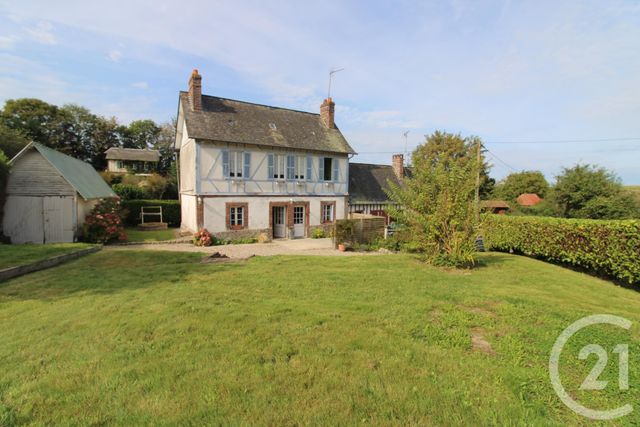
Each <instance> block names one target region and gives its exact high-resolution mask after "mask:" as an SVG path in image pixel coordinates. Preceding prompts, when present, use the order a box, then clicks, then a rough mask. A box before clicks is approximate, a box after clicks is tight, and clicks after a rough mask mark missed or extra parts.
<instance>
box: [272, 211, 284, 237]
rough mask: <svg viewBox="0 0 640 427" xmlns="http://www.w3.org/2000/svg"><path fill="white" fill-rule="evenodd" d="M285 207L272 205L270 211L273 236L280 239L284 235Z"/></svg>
mask: <svg viewBox="0 0 640 427" xmlns="http://www.w3.org/2000/svg"><path fill="white" fill-rule="evenodd" d="M286 209H287V208H286V207H284V206H274V207H273V211H272V215H273V217H272V219H273V238H274V239H281V238H284V237H286V221H285V219H286V217H287V215H286V213H287V211H286Z"/></svg>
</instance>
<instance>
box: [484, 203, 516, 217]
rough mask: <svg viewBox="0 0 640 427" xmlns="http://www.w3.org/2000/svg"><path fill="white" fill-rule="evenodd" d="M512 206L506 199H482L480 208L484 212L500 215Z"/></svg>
mask: <svg viewBox="0 0 640 427" xmlns="http://www.w3.org/2000/svg"><path fill="white" fill-rule="evenodd" d="M509 209H511V206H509V204H508V203H507V202H505V201H504V200H481V201H480V210H481V211H484V212H491V213H494V214H498V215H504V214H506V213H507V212H508V211H509Z"/></svg>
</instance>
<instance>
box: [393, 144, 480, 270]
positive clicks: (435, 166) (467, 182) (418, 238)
mask: <svg viewBox="0 0 640 427" xmlns="http://www.w3.org/2000/svg"><path fill="white" fill-rule="evenodd" d="M477 142H478V140H477V139H476V138H463V137H461V136H460V135H453V134H450V133H446V132H435V133H434V134H432V135H430V136H428V137H427V140H426V142H425V143H424V144H422V145H420V146H418V147H417V148H416V149H415V151H414V152H413V154H412V157H411V158H412V166H413V168H412V176H411V177H408V178H405V179H404V180H403V182H402V184H401V185H394V184H393V183H389V187H390V189H389V192H388V193H389V197H390V198H391V200H392V201H393V202H394V203H395V204H396V205H397V208H392V209H390V214H391V216H392V217H394V218H396V219H397V220H398V221H399V222H400V223H401V224H403V225H405V226H406V227H407V228H408V233H407V235H408V236H410V237H409V238H410V241H411V243H412V244H413V245H414V246H415V247H416V248H418V250H420V251H421V252H423V253H424V254H425V256H426V259H427V260H428V261H429V262H431V263H433V264H436V265H449V266H456V267H463V266H470V265H473V264H474V263H475V237H476V230H477V225H478V223H477V220H476V204H475V202H474V198H475V190H476V188H475V184H476V176H477V173H478V163H477V158H476V155H477V152H476V148H477Z"/></svg>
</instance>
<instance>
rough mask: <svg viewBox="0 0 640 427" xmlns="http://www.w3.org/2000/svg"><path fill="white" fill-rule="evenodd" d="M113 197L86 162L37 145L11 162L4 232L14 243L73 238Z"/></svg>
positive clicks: (61, 241) (61, 240)
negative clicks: (94, 211)
mask: <svg viewBox="0 0 640 427" xmlns="http://www.w3.org/2000/svg"><path fill="white" fill-rule="evenodd" d="M110 197H117V196H116V194H115V193H114V192H113V191H112V190H111V188H110V187H109V186H108V185H107V183H106V182H104V180H103V179H102V178H101V177H100V175H99V174H98V172H96V171H95V169H94V168H93V167H92V166H91V165H90V164H88V163H85V162H83V161H80V160H78V159H74V158H73V157H69V156H67V155H66V154H62V153H59V152H57V151H55V150H52V149H51V148H48V147H45V146H43V145H40V144H37V143H33V142H32V143H30V144H29V145H27V146H26V147H25V148H24V149H23V150H22V151H20V152H19V153H18V154H16V156H15V157H14V158H13V159H11V169H10V172H9V177H8V180H7V188H6V202H5V206H4V217H3V224H2V225H3V233H4V234H5V235H6V236H7V237H9V238H10V239H11V242H12V243H64V242H73V241H75V240H77V238H78V237H79V236H80V234H81V232H82V224H83V223H84V219H85V217H86V215H87V214H88V213H89V212H91V209H93V207H94V206H95V204H96V203H97V202H98V201H99V200H100V199H105V198H110Z"/></svg>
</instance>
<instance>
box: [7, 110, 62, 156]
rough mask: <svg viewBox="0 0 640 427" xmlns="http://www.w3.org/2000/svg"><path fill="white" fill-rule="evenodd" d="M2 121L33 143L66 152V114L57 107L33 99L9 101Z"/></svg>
mask: <svg viewBox="0 0 640 427" xmlns="http://www.w3.org/2000/svg"><path fill="white" fill-rule="evenodd" d="M0 121H2V123H3V124H4V125H5V126H7V127H8V128H10V129H13V130H15V131H18V132H20V133H22V134H23V135H24V136H25V137H26V138H28V139H29V140H31V141H34V142H39V143H41V144H43V145H47V146H49V147H52V148H54V149H58V150H61V151H66V149H65V148H66V147H65V144H64V140H65V121H64V113H62V112H61V111H60V109H59V108H58V107H56V106H55V105H51V104H48V103H46V102H44V101H41V100H39V99H33V98H22V99H9V100H8V101H7V102H6V103H5V105H4V109H3V111H2V113H1V114H0Z"/></svg>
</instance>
